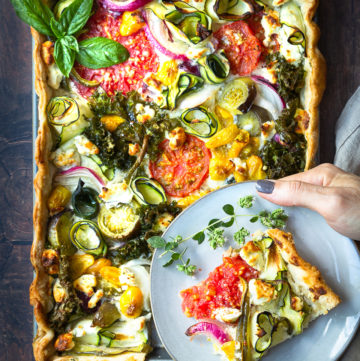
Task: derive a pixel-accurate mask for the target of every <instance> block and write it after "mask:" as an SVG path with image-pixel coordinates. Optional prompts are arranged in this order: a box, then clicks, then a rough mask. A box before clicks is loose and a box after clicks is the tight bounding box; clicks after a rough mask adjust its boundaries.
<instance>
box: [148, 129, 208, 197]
mask: <svg viewBox="0 0 360 361" xmlns="http://www.w3.org/2000/svg"><path fill="white" fill-rule="evenodd" d="M159 151H160V154H159V156H158V158H157V160H156V161H154V162H150V173H151V176H152V177H153V178H155V179H156V180H157V181H158V182H159V183H160V184H161V185H162V186H163V187H164V189H165V192H166V193H167V194H168V195H170V196H173V197H186V196H187V195H189V194H190V193H191V192H193V191H195V190H196V189H199V188H200V186H201V185H202V184H203V182H204V181H205V179H206V177H207V176H208V173H209V162H210V158H211V153H210V151H209V150H208V149H207V148H206V146H205V143H204V142H203V141H202V140H200V139H198V138H196V137H194V136H192V135H189V134H187V135H186V141H185V143H184V145H182V146H181V147H179V148H177V149H175V150H173V149H171V148H170V146H169V140H168V139H165V140H163V141H162V142H161V143H160V145H159Z"/></svg>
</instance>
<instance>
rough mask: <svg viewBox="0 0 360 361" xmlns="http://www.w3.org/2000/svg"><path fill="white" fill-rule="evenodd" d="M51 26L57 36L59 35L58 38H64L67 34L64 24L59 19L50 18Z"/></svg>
mask: <svg viewBox="0 0 360 361" xmlns="http://www.w3.org/2000/svg"><path fill="white" fill-rule="evenodd" d="M50 27H51V30H52V31H53V33H54V35H55V37H57V38H58V39H59V38H62V37H63V36H64V35H65V31H64V29H63V27H62V25H61V24H60V23H59V22H58V21H56V20H55V18H51V19H50Z"/></svg>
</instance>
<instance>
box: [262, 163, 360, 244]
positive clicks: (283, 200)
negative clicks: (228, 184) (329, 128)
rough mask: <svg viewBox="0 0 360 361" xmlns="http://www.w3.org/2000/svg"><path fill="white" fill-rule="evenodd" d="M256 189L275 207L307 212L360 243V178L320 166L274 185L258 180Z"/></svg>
mask: <svg viewBox="0 0 360 361" xmlns="http://www.w3.org/2000/svg"><path fill="white" fill-rule="evenodd" d="M256 189H257V191H258V194H259V195H260V196H261V197H263V198H265V199H267V200H269V201H270V202H273V203H276V204H278V205H281V206H290V207H291V206H299V207H306V208H310V209H312V210H314V211H316V212H318V213H320V214H321V215H322V216H323V217H324V218H325V220H326V222H327V223H328V225H329V226H330V227H332V228H333V229H335V230H336V231H337V232H339V233H341V234H343V235H345V236H347V237H349V238H352V239H356V240H360V177H357V176H355V175H353V174H350V173H346V172H344V171H343V170H341V169H340V168H338V167H335V166H334V165H332V164H321V165H319V166H318V167H315V168H313V169H311V170H309V171H306V172H303V173H299V174H294V175H291V176H289V177H285V178H282V179H279V180H276V181H269V180H260V181H258V182H257V185H256Z"/></svg>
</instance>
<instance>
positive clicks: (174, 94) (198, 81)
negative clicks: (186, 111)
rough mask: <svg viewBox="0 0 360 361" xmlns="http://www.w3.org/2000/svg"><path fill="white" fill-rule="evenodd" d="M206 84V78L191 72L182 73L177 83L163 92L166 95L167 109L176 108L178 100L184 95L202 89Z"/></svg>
mask: <svg viewBox="0 0 360 361" xmlns="http://www.w3.org/2000/svg"><path fill="white" fill-rule="evenodd" d="M203 85H204V79H203V78H201V77H199V76H197V75H194V74H191V73H182V74H180V76H179V79H178V81H177V83H176V84H175V85H172V86H170V87H168V88H166V89H165V90H164V92H163V95H164V97H165V107H166V108H167V109H170V110H172V109H175V108H176V106H177V103H178V101H179V100H180V98H182V97H183V96H184V95H186V94H189V93H191V92H194V91H196V90H198V89H200V88H201V87H202V86H203Z"/></svg>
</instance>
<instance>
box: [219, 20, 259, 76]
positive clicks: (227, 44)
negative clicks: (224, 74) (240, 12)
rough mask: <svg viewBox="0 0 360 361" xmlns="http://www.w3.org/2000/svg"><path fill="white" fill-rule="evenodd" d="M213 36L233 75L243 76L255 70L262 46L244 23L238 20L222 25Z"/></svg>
mask: <svg viewBox="0 0 360 361" xmlns="http://www.w3.org/2000/svg"><path fill="white" fill-rule="evenodd" d="M214 36H215V37H216V39H217V40H218V42H219V44H218V48H219V49H223V50H224V52H225V55H226V57H227V59H228V60H229V62H230V69H231V71H232V72H233V73H235V74H237V75H240V76H243V75H249V74H250V73H251V72H252V71H253V70H255V68H256V66H257V65H258V63H259V60H260V56H261V53H262V46H261V43H260V41H259V40H258V39H257V38H256V36H255V35H254V33H253V31H252V30H251V29H250V27H249V25H248V24H247V23H246V22H244V21H241V20H240V21H236V22H234V23H230V24H227V25H223V26H222V27H221V28H220V29H219V30H218V31H216V32H215V34H214Z"/></svg>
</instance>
